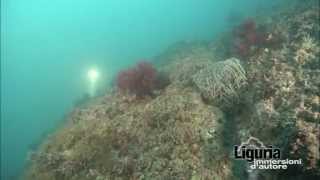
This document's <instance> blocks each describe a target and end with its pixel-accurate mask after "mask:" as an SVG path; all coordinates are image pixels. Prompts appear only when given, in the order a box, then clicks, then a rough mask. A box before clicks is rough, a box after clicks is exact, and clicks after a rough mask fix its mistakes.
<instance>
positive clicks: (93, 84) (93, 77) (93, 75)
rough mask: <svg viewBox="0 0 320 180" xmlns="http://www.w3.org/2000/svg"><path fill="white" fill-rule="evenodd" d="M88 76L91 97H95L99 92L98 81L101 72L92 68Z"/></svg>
mask: <svg viewBox="0 0 320 180" xmlns="http://www.w3.org/2000/svg"><path fill="white" fill-rule="evenodd" d="M87 76H88V80H89V87H88V88H89V89H88V90H89V92H88V93H89V95H90V96H91V97H94V96H95V95H96V92H97V81H98V78H99V71H98V70H97V69H96V68H91V69H89V70H88V73H87Z"/></svg>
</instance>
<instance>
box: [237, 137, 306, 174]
mask: <svg viewBox="0 0 320 180" xmlns="http://www.w3.org/2000/svg"><path fill="white" fill-rule="evenodd" d="M234 157H235V159H239V160H246V161H247V162H248V163H249V167H250V169H252V170H254V169H287V168H288V165H295V164H299V165H301V164H302V160H301V159H296V160H291V159H281V151H280V149H279V148H274V147H272V146H265V145H264V144H263V142H261V141H260V140H259V139H258V138H255V137H249V138H248V140H247V141H245V142H243V143H241V145H239V146H238V145H236V146H234Z"/></svg>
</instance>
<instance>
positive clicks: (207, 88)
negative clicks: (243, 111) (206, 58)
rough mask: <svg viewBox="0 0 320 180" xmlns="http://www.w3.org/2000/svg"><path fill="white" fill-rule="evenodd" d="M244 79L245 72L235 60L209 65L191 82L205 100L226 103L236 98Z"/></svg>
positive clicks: (244, 81)
mask: <svg viewBox="0 0 320 180" xmlns="http://www.w3.org/2000/svg"><path fill="white" fill-rule="evenodd" d="M246 79H247V78H246V75H245V70H244V69H243V67H242V66H241V64H240V61H239V60H238V59H236V58H230V59H227V60H225V61H221V62H217V63H214V64H212V65H209V66H207V67H205V68H203V69H201V70H200V71H199V72H198V73H196V74H195V75H194V76H193V82H194V83H195V85H196V86H197V87H198V88H199V90H200V91H201V93H202V94H203V95H204V96H205V97H206V98H208V99H212V100H218V101H220V100H222V101H224V102H227V103H229V102H230V99H232V98H237V97H238V93H237V90H238V89H239V88H240V87H241V86H242V85H244V84H245V83H246Z"/></svg>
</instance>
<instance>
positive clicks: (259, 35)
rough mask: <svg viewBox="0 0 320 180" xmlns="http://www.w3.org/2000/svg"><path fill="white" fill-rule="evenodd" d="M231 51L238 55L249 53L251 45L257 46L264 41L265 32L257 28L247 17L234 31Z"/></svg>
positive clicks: (242, 55) (243, 55) (244, 55)
mask: <svg viewBox="0 0 320 180" xmlns="http://www.w3.org/2000/svg"><path fill="white" fill-rule="evenodd" d="M234 32H235V33H234V42H233V47H232V48H233V51H234V52H235V53H236V54H237V55H239V56H240V57H246V56H248V55H249V54H250V49H251V47H252V46H256V47H259V46H261V45H264V44H265V42H266V33H265V32H263V31H261V30H258V28H257V25H256V23H255V22H254V21H253V20H251V19H248V20H246V21H244V22H243V23H242V24H241V25H240V26H238V27H236V29H235V31H234Z"/></svg>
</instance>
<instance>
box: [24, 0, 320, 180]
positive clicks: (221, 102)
mask: <svg viewBox="0 0 320 180" xmlns="http://www.w3.org/2000/svg"><path fill="white" fill-rule="evenodd" d="M311 1H312V2H313V3H305V1H297V3H290V5H288V4H286V5H287V6H285V7H282V8H281V10H277V11H275V12H273V13H270V12H269V11H268V12H265V13H266V14H267V15H265V16H264V17H266V18H255V17H253V18H252V20H250V21H247V22H246V23H243V24H242V25H241V29H240V30H241V31H240V32H239V33H244V36H241V37H239V38H240V39H239V42H240V45H241V46H245V48H244V49H242V48H240V47H241V46H240V47H238V48H240V49H238V50H239V55H240V56H242V57H239V59H237V58H233V57H234V56H233V55H231V54H228V53H220V52H221V51H220V50H221V49H230V46H227V45H226V44H228V43H227V42H226V41H228V40H230V39H231V40H232V39H233V38H234V37H233V36H232V35H230V33H229V32H225V33H224V34H222V35H221V36H222V37H228V38H222V39H216V40H212V41H210V42H196V43H194V44H192V43H191V42H190V43H178V44H176V46H172V47H171V48H169V49H168V50H167V51H166V52H164V53H162V54H161V55H160V56H158V57H157V58H155V59H154V61H153V62H154V64H158V65H159V66H157V69H158V71H159V72H161V74H164V75H165V76H166V77H168V78H169V82H170V83H166V86H163V87H162V89H161V90H160V91H159V92H157V91H156V86H157V84H158V83H157V78H158V74H159V72H157V71H156V70H155V68H153V67H152V65H151V64H149V63H140V64H138V65H136V66H135V67H133V68H130V69H127V70H124V71H122V72H120V73H119V74H118V77H117V84H116V86H117V91H109V92H108V93H105V95H103V96H101V97H97V98H96V99H93V100H91V102H90V104H85V105H82V106H80V107H76V108H75V109H74V110H73V111H72V113H70V115H69V116H68V118H67V119H66V124H65V125H64V127H62V128H60V129H58V130H57V131H56V132H55V133H54V134H52V135H51V136H50V138H48V139H47V141H46V142H44V143H43V144H42V145H41V146H40V147H39V149H38V150H37V151H35V152H34V153H32V155H31V156H30V165H29V166H28V168H27V169H26V173H25V179H30V180H92V179H93V180H106V179H108V180H109V179H110V180H136V179H140V180H150V179H152V180H153V179H155V180H163V179H165V180H167V179H168V180H189V179H190V180H243V179H249V180H255V179H264V180H275V179H276V180H282V179H290V180H301V179H320V163H319V162H320V153H319V147H320V142H319V139H320V126H319V123H320V114H319V109H320V94H319V92H320V89H319V87H320V65H319V56H320V50H319V47H320V41H319V35H318V34H319V32H320V25H319V21H320V17H319V12H320V9H319V7H318V6H316V5H314V3H318V0H316V1H315V0H314V1H313V0H310V1H308V2H311ZM256 24H259V27H260V26H264V27H268V30H267V31H265V32H267V34H268V36H265V34H259V33H260V32H261V31H259V30H258V29H259V27H257V25H256ZM260 36H261V37H262V39H261V37H260ZM280 36H281V43H280V41H274V42H277V43H276V44H277V48H273V46H269V45H267V44H264V42H265V39H264V38H265V37H269V38H271V39H272V38H273V37H280ZM276 39H277V38H276ZM228 42H230V41H228ZM262 42H263V43H262ZM247 46H250V47H247ZM255 46H259V47H258V48H257V49H256V50H252V51H251V50H249V49H248V48H250V49H252V48H253V49H254V48H255ZM224 52H226V51H224ZM161 62H165V63H161ZM123 92H128V93H123ZM150 94H156V95H157V96H153V97H152V98H150V96H149V95H150ZM133 95H136V96H141V97H145V98H141V99H137V98H133V97H134V96H133ZM233 101H236V103H234V102H233ZM251 137H254V139H258V140H259V142H260V141H261V142H262V143H263V144H264V145H272V146H273V147H279V148H280V149H281V154H282V155H283V157H281V158H283V159H285V158H289V159H297V158H301V159H302V161H303V164H302V165H299V166H289V168H288V169H286V170H275V171H265V170H257V171H250V170H249V169H248V164H247V162H243V161H239V160H235V159H234V157H233V156H232V155H231V152H232V151H233V146H234V145H240V144H242V143H243V142H246V141H247V140H248V139H250V138H251Z"/></svg>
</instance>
